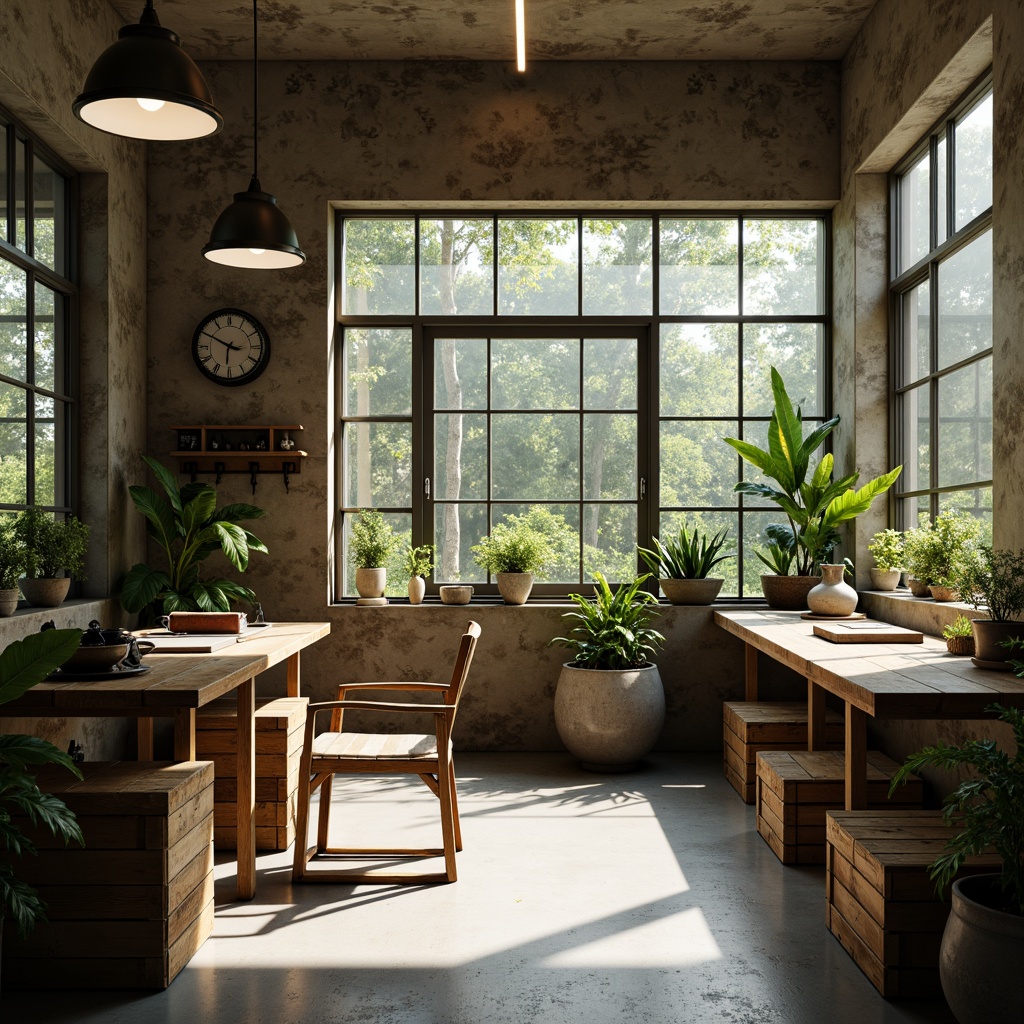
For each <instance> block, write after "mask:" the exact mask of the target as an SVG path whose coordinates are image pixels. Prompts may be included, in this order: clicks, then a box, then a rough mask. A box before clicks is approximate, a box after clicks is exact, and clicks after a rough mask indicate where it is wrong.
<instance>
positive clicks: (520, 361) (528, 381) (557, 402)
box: [491, 338, 580, 409]
mask: <svg viewBox="0 0 1024 1024" xmlns="http://www.w3.org/2000/svg"><path fill="white" fill-rule="evenodd" d="M491 407H492V408H494V409H578V408H579V407H580V342H579V339H578V338H494V339H493V340H492V341H491Z"/></svg>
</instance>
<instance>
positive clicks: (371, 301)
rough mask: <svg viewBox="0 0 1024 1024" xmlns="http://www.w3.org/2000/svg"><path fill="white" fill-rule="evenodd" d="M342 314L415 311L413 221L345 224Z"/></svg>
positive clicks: (387, 219) (414, 239) (376, 221)
mask: <svg viewBox="0 0 1024 1024" xmlns="http://www.w3.org/2000/svg"><path fill="white" fill-rule="evenodd" d="M344 249H345V255H344V265H345V270H344V273H345V292H344V297H343V302H344V306H343V312H345V313H349V314H357V315H358V314H363V313H379V314H386V313H391V314H399V313H414V312H415V311H416V274H415V257H416V232H415V221H413V220H411V219H409V220H407V219H402V220H398V219H392V218H379V219H376V218H375V219H373V220H346V221H345V243H344Z"/></svg>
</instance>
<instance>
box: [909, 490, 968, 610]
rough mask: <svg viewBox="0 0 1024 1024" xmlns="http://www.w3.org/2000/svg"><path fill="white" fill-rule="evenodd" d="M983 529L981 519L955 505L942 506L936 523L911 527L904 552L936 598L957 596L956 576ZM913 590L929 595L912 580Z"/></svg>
mask: <svg viewBox="0 0 1024 1024" xmlns="http://www.w3.org/2000/svg"><path fill="white" fill-rule="evenodd" d="M980 532H981V522H980V521H979V520H977V519H975V518H974V516H972V515H971V514H970V513H968V512H961V511H959V510H958V509H956V508H947V509H943V511H942V512H940V513H939V514H938V515H937V516H936V517H935V522H934V523H930V524H925V525H924V526H920V527H917V528H916V529H914V530H910V531H908V533H907V537H906V543H905V553H906V561H907V569H908V570H909V571H910V574H911V577H912V579H914V580H920V581H921V582H922V583H926V584H927V585H928V590H929V592H930V594H931V596H932V597H933V598H934V599H935V600H936V601H952V600H955V599H956V595H957V578H958V576H959V574H960V572H961V570H962V569H963V567H964V566H965V565H966V563H967V562H969V561H970V560H971V559H972V558H974V557H975V547H974V545H975V542H976V541H977V537H978V534H979V533H980ZM911 592H912V593H914V594H916V595H917V596H919V597H924V596H927V595H925V594H922V593H920V586H918V587H916V588H915V586H914V585H913V584H912V585H911Z"/></svg>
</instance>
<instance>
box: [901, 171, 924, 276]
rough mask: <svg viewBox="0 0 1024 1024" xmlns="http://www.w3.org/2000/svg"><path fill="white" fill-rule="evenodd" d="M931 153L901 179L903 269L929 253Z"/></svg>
mask: <svg viewBox="0 0 1024 1024" xmlns="http://www.w3.org/2000/svg"><path fill="white" fill-rule="evenodd" d="M930 177H931V175H930V173H929V155H928V153H925V154H924V155H923V156H922V157H921V159H920V160H918V161H917V163H916V164H914V166H913V167H911V168H910V170H909V171H907V172H906V174H904V175H903V176H902V177H901V178H900V183H899V204H900V254H899V255H900V259H899V263H900V266H899V272H900V273H902V272H903V271H904V270H906V269H907V268H908V267H912V266H913V265H914V264H915V263H917V262H918V260H922V259H924V258H925V256H927V255H928V251H929V250H930V249H931V232H930V228H931V225H930V222H929V217H928V211H929V208H930V207H929V202H930V196H929V190H928V183H929V178H930Z"/></svg>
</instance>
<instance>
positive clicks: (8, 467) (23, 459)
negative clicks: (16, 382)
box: [0, 383, 28, 505]
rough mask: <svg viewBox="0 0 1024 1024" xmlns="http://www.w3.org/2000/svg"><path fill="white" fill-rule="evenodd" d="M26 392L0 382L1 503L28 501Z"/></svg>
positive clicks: (21, 503)
mask: <svg viewBox="0 0 1024 1024" xmlns="http://www.w3.org/2000/svg"><path fill="white" fill-rule="evenodd" d="M27 414H28V405H27V394H26V392H25V391H23V390H22V389H21V388H16V387H14V386H13V385H12V384H3V383H0V502H4V503H6V504H11V505H25V504H27V503H28V471H27V467H28V421H27Z"/></svg>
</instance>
